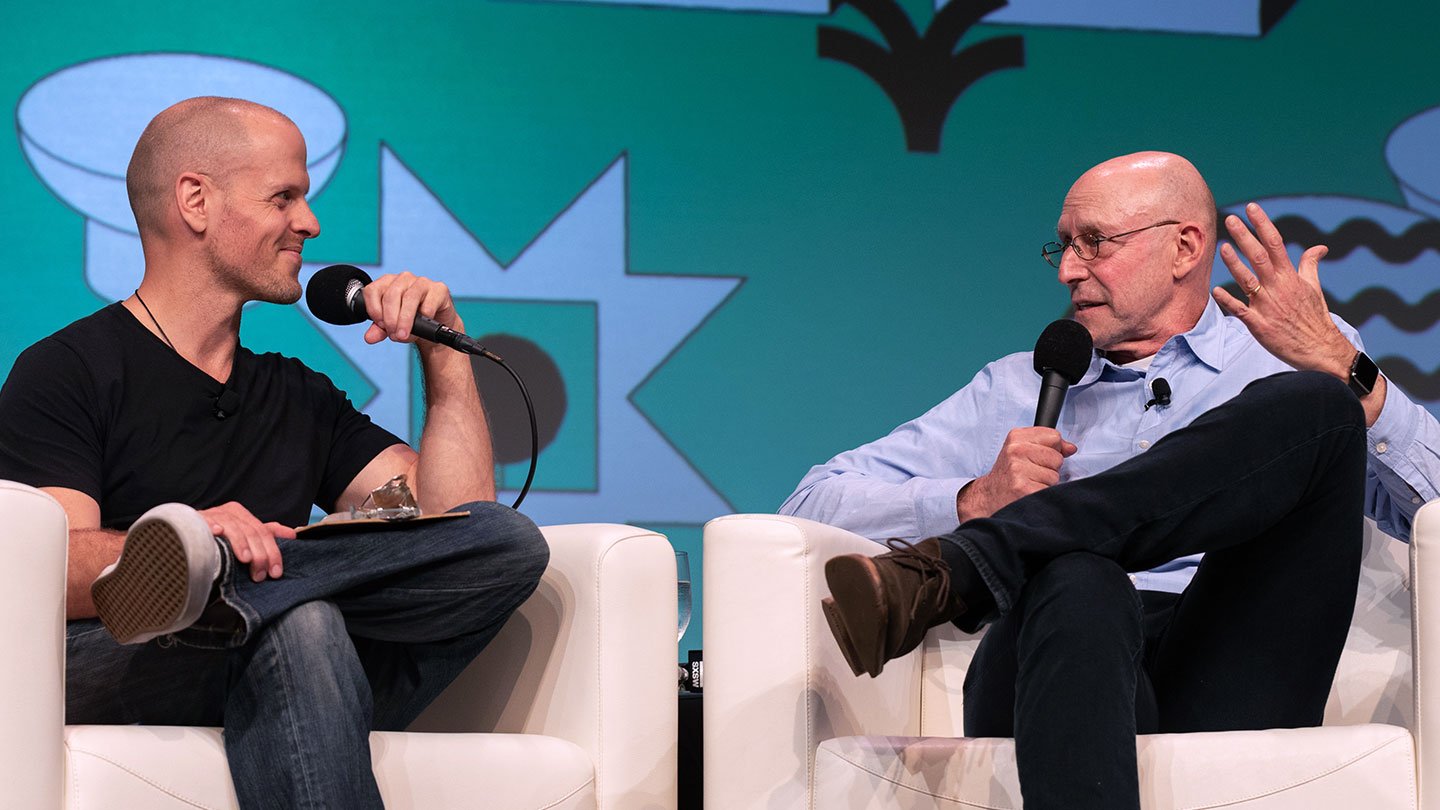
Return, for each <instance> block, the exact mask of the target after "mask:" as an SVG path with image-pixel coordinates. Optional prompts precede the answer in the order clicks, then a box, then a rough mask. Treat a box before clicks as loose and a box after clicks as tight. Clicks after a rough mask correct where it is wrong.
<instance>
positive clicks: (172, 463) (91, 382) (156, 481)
mask: <svg viewBox="0 0 1440 810" xmlns="http://www.w3.org/2000/svg"><path fill="white" fill-rule="evenodd" d="M222 395H224V396H223V399H222ZM217 402H218V403H221V404H224V405H226V406H228V407H227V408H226V411H227V413H228V415H227V416H226V417H225V418H218V417H217V416H216V411H217ZM399 442H400V439H398V438H396V437H395V435H394V434H392V433H390V432H389V431H387V430H385V429H384V428H381V427H379V426H378V425H376V424H374V423H373V422H371V421H370V417H368V416H366V415H365V414H362V413H360V412H359V411H357V410H356V409H355V407H354V406H353V405H352V404H351V403H350V400H349V399H348V398H347V397H346V396H345V394H344V392H342V391H340V390H339V389H337V388H336V387H335V386H334V384H333V383H331V382H330V379H329V378H328V377H326V376H325V375H323V374H321V373H319V372H316V371H312V370H311V369H309V368H307V367H306V366H305V365H304V364H303V363H301V362H300V361H299V360H295V359H293V358H289V357H284V356H282V355H279V354H273V353H267V354H260V355H257V354H254V353H252V352H250V351H249V350H248V349H245V348H244V347H239V348H238V349H237V351H236V353H235V363H234V366H233V367H232V369H231V372H230V379H229V380H227V381H226V382H225V383H223V384H222V383H220V382H217V381H216V380H215V379H213V378H211V377H210V376H209V375H208V374H206V373H204V372H203V371H201V370H200V369H198V368H196V367H195V366H193V365H191V364H190V363H189V362H188V361H187V360H185V359H184V358H183V357H181V356H180V355H178V354H176V353H175V351H174V350H173V349H171V348H170V346H169V345H167V344H166V343H165V342H164V341H162V340H161V339H160V338H159V337H157V336H155V335H154V334H152V333H151V332H150V331H149V330H148V329H146V328H145V327H144V326H143V325H141V323H140V322H139V321H137V320H136V319H135V317H134V316H133V315H132V314H131V313H130V311H129V310H127V309H125V308H124V307H123V306H121V305H120V304H118V303H116V304H111V305H110V306H107V307H105V308H104V309H102V310H100V311H98V312H96V313H94V314H93V315H89V316H87V317H85V318H82V319H80V320H78V321H76V322H75V323H72V324H70V325H69V326H67V327H65V328H64V329H61V330H60V331H59V332H56V333H55V334H53V335H51V336H50V337H47V338H44V339H43V340H41V341H39V342H38V343H36V344H35V345H33V346H31V347H30V348H28V349H26V350H25V351H24V352H23V353H21V355H20V356H19V357H18V358H17V359H16V361H15V366H14V368H13V369H11V371H10V375H9V377H8V378H6V380H5V384H4V387H3V388H0V478H8V479H11V480H15V481H20V482H22V483H26V484H30V485H31V486H37V487H66V488H69V489H75V490H79V491H80V492H83V493H85V494H87V495H89V496H90V497H92V498H94V499H95V500H96V502H98V503H99V504H100V515H101V525H103V526H105V527H106V528H114V529H123V528H126V527H128V526H129V525H130V524H131V523H132V522H134V520H135V519H136V518H138V517H139V516H140V515H141V514H142V513H144V512H145V510H147V509H149V508H150V507H152V506H155V505H157V504H160V503H167V502H172V501H174V502H179V503H185V504H189V505H190V506H193V507H195V508H197V509H205V508H209V507H211V506H217V505H219V504H222V503H225V502H227V501H236V502H238V503H240V504H241V505H242V506H245V507H246V508H247V509H249V510H250V511H251V512H252V513H254V514H255V515H256V516H257V517H258V518H260V520H262V521H272V520H273V521H277V522H279V523H281V524H284V525H286V526H299V525H303V524H304V523H306V522H307V521H308V519H309V516H310V509H311V505H312V504H315V505H319V506H320V507H321V508H322V509H325V510H327V511H329V510H331V509H332V508H333V506H334V504H335V501H336V500H337V499H338V498H339V497H340V495H341V493H342V492H344V490H345V487H346V486H348V485H349V484H350V482H351V481H353V480H354V479H355V477H356V476H357V475H359V473H360V471H361V470H362V469H364V467H365V465H366V464H368V463H370V461H371V460H372V459H374V458H375V456H376V455H378V454H379V453H380V452H381V451H382V450H384V449H385V448H387V447H390V446H391V445H394V444H397V443H399Z"/></svg>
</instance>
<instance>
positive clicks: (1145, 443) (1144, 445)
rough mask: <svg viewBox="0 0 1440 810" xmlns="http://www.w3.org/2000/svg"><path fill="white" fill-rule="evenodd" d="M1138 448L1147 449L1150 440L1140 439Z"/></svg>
mask: <svg viewBox="0 0 1440 810" xmlns="http://www.w3.org/2000/svg"><path fill="white" fill-rule="evenodd" d="M1140 449H1141V450H1149V449H1150V442H1147V441H1141V442H1140Z"/></svg>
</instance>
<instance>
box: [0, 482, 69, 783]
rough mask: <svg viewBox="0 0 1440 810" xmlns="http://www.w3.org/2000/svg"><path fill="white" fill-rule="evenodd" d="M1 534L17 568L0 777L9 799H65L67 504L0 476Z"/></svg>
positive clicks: (7, 624)
mask: <svg viewBox="0 0 1440 810" xmlns="http://www.w3.org/2000/svg"><path fill="white" fill-rule="evenodd" d="M0 527H3V528H0V537H4V539H5V565H6V568H7V569H8V570H9V571H10V573H11V574H12V576H11V578H10V579H9V581H8V582H7V583H6V584H5V586H4V587H3V588H0V639H3V640H4V646H5V662H4V664H3V665H0V784H3V785H4V786H5V802H4V804H5V806H6V807H14V808H17V809H20V808H23V809H24V810H31V809H32V808H33V809H34V810H41V808H45V809H46V810H49V808H55V807H59V806H60V802H61V791H62V789H63V787H64V784H65V783H64V765H65V759H64V748H63V742H62V735H63V731H64V725H65V556H66V553H67V551H68V546H69V543H68V538H69V530H68V527H67V524H66V521H65V510H64V509H62V508H61V507H60V504H59V503H57V502H56V501H55V499H54V498H51V497H50V496H49V495H46V494H45V493H44V492H41V491H40V490H38V489H35V488H34V487H28V486H25V485H24V484H17V483H14V482H11V481H0Z"/></svg>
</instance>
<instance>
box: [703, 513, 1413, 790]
mask: <svg viewBox="0 0 1440 810" xmlns="http://www.w3.org/2000/svg"><path fill="white" fill-rule="evenodd" d="M1366 524H1367V527H1366V538H1365V561H1364V568H1363V570H1362V573H1361V584H1360V592H1359V596H1358V599H1357V604H1356V613H1355V618H1354V621H1353V623H1352V626H1351V631H1350V635H1349V638H1348V639H1347V642H1346V649H1345V652H1344V654H1343V656H1342V658H1341V662H1340V669H1339V673H1338V674H1337V677H1336V681H1335V685H1334V687H1333V688H1332V690H1331V695H1330V700H1329V703H1328V704H1327V707H1326V716H1325V725H1324V726H1321V727H1319V728H1309V729H1288V730H1271V731H1236V732H1224V733H1207V734H1156V735H1145V736H1142V737H1141V738H1140V739H1139V758H1140V770H1141V775H1140V784H1141V793H1142V804H1143V806H1145V807H1146V808H1149V809H1150V810H1158V809H1159V808H1190V809H1192V810H1193V809H1196V808H1213V807H1225V808H1227V809H1228V808H1246V809H1247V810H1260V809H1261V808H1263V809H1264V810H1274V809H1275V808H1305V810H1315V809H1317V808H1318V809H1320V810H1325V809H1326V808H1359V807H1363V808H1367V810H1371V809H1372V808H1373V809H1375V810H1389V808H1417V807H1424V808H1428V809H1429V810H1440V747H1436V746H1440V742H1437V743H1433V744H1432V746H1431V747H1432V748H1435V750H1431V748H1426V747H1423V746H1422V739H1434V740H1437V741H1440V734H1436V733H1432V734H1430V735H1429V736H1428V737H1426V736H1425V735H1422V733H1421V732H1422V731H1423V729H1424V720H1425V719H1426V718H1429V720H1430V722H1431V724H1434V723H1436V722H1437V720H1440V707H1437V706H1431V705H1429V704H1431V703H1434V702H1435V698H1434V697H1433V696H1431V695H1429V694H1428V693H1425V692H1423V691H1422V689H1421V687H1422V686H1423V684H1424V683H1425V682H1424V681H1423V679H1422V678H1421V673H1422V672H1423V671H1429V672H1432V673H1437V672H1440V662H1437V661H1436V659H1435V656H1436V655H1437V653H1436V651H1435V649H1434V648H1436V647H1437V646H1440V644H1437V643H1435V642H1432V643H1431V644H1429V645H1426V644H1422V643H1421V642H1422V640H1423V639H1422V636H1421V624H1420V622H1419V621H1414V622H1412V621H1411V618H1412V616H1414V617H1416V618H1417V619H1418V618H1419V617H1421V616H1424V615H1430V616H1432V617H1433V616H1440V587H1437V586H1435V585H1432V586H1431V587H1430V588H1429V589H1425V588H1423V587H1420V583H1423V582H1427V581H1428V582H1432V583H1435V582H1440V571H1436V570H1435V569H1440V550H1437V549H1434V548H1430V546H1434V545H1437V544H1440V506H1436V504H1433V503H1432V504H1428V505H1426V506H1425V507H1423V508H1422V509H1421V510H1420V513H1419V515H1418V516H1417V518H1416V522H1415V527H1414V537H1413V542H1412V544H1411V545H1410V546H1409V547H1408V551H1409V562H1408V564H1407V561H1406V551H1407V547H1406V546H1405V544H1403V543H1400V542H1399V541H1396V540H1394V539H1393V538H1391V537H1389V536H1387V535H1384V534H1382V533H1380V532H1379V531H1376V530H1375V529H1374V526H1373V524H1370V522H1369V521H1367V522H1366ZM704 542H705V565H704V570H705V583H704V591H703V593H704V600H705V602H704V614H705V670H706V671H705V722H704V729H705V806H706V810H750V808H765V810H790V809H792V808H793V810H811V808H823V810H852V809H853V808H882V807H883V808H916V809H917V810H918V809H919V808H930V809H934V808H955V807H975V808H990V809H991V810H1004V809H1005V808H1018V807H1020V806H1021V803H1020V789H1019V781H1018V779H1017V777H1016V770H1015V751H1014V742H1013V740H1009V739H967V738H964V737H962V736H961V735H962V734H963V730H962V725H963V724H962V722H961V717H962V713H961V684H962V683H963V681H964V674H965V669H966V667H967V666H968V665H969V662H970V658H971V656H972V655H973V654H974V649H975V645H976V643H977V640H978V636H967V635H965V634H963V633H961V632H959V631H958V630H956V629H954V628H953V627H950V626H948V625H946V626H942V627H939V628H936V629H934V630H932V631H931V632H930V634H929V635H928V636H927V638H926V640H925V642H924V644H922V645H921V647H920V648H919V649H917V650H915V651H913V652H911V653H909V654H908V655H905V656H903V657H901V658H898V659H896V660H894V661H891V662H890V663H888V664H886V666H885V670H884V672H883V673H881V675H880V677H879V678H875V679H871V678H868V677H861V678H856V677H854V676H852V675H851V674H850V670H849V668H848V667H847V666H846V664H845V662H844V659H843V658H842V657H841V655H840V652H839V649H838V648H837V647H836V645H835V642H834V640H833V639H832V638H831V636H830V631H829V628H828V627H827V626H826V622H825V619H824V617H823V614H822V613H821V611H820V609H819V608H820V599H821V598H822V597H824V596H828V595H829V590H828V587H827V586H826V584H825V578H824V572H823V565H824V563H825V561H826V560H828V559H829V558H830V557H832V556H835V555H837V554H844V553H849V552H860V553H865V554H876V553H879V552H880V551H882V550H883V549H882V548H880V547H879V546H877V545H876V544H875V543H873V542H871V541H870V540H867V539H865V538H862V537H859V536H858V535H855V534H851V533H850V532H847V531H844V530H841V529H837V528H834V527H831V526H825V525H822V524H819V523H815V522H813V521H808V520H803V519H799V518H791V517H783V516H778V515H732V516H728V517H723V518H718V519H716V520H713V521H711V522H710V523H709V524H708V525H706V527H705V540H704ZM1422 565H1424V566H1428V567H1429V568H1430V569H1431V572H1430V573H1429V574H1428V575H1424V574H1421V568H1422ZM1412 584H1413V585H1415V587H1411V586H1412ZM1412 633H1413V639H1414V640H1413V644H1412ZM1412 649H1413V650H1415V651H1416V652H1417V654H1416V655H1414V656H1413V658H1412V655H1411V650H1412Z"/></svg>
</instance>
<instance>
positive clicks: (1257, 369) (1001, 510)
mask: <svg viewBox="0 0 1440 810" xmlns="http://www.w3.org/2000/svg"><path fill="white" fill-rule="evenodd" d="M1246 214H1247V216H1248V217H1249V219H1250V222H1251V225H1252V226H1253V227H1254V233H1252V232H1251V231H1250V230H1249V229H1248V228H1247V227H1246V226H1245V224H1244V223H1243V222H1242V221H1241V220H1240V219H1239V218H1238V217H1234V216H1230V217H1227V218H1226V221H1225V227H1226V229H1227V230H1228V232H1229V234H1230V237H1231V239H1232V240H1233V241H1234V245H1233V246H1232V245H1229V244H1227V245H1225V246H1224V247H1222V248H1220V256H1221V258H1222V260H1223V261H1224V262H1225V265H1226V266H1227V268H1229V270H1230V272H1231V274H1232V275H1233V276H1234V278H1235V280H1236V281H1237V282H1238V283H1239V284H1240V287H1241V289H1242V290H1244V291H1245V297H1246V299H1247V300H1246V301H1244V302H1242V301H1240V300H1238V299H1236V298H1235V297H1233V296H1231V295H1229V294H1228V293H1226V292H1225V291H1224V290H1222V289H1220V288H1218V287H1217V288H1214V289H1213V290H1212V289H1211V287H1210V269H1211V267H1212V265H1213V263H1214V255H1215V249H1216V244H1217V241H1218V229H1219V223H1218V222H1217V216H1216V209H1215V202H1214V199H1213V197H1212V195H1211V193H1210V190H1209V188H1208V187H1207V186H1206V184H1205V181H1204V180H1203V179H1202V178H1201V176H1200V174H1199V172H1198V171H1196V169H1195V167H1194V166H1192V165H1191V164H1190V163H1189V162H1188V161H1186V160H1185V159H1184V158H1181V157H1179V156H1178V155H1172V154H1166V153H1157V152H1144V153H1139V154H1134V155H1126V156H1123V157H1119V158H1115V159H1113V160H1109V161H1106V162H1105V163H1102V164H1100V165H1098V166H1096V167H1094V168H1092V169H1091V170H1089V171H1088V172H1086V173H1085V174H1084V175H1082V176H1081V177H1080V179H1079V180H1077V181H1076V182H1075V184H1074V185H1073V186H1072V187H1071V189H1070V192H1069V194H1067V195H1066V198H1065V202H1064V205H1063V207H1062V209H1061V214H1060V220H1059V223H1058V226H1057V229H1056V230H1057V239H1056V241H1054V242H1050V243H1048V244H1046V245H1045V246H1044V248H1043V249H1042V255H1043V256H1044V258H1045V260H1046V261H1047V262H1049V263H1050V264H1051V265H1052V266H1053V267H1055V268H1056V269H1057V271H1058V274H1059V280H1060V282H1061V283H1062V284H1064V285H1065V286H1066V287H1068V288H1069V293H1070V300H1071V304H1072V305H1073V307H1074V312H1075V314H1074V317H1075V320H1076V321H1078V322H1079V323H1080V324H1082V325H1083V326H1085V328H1086V329H1088V330H1089V332H1090V334H1091V335H1092V336H1093V337H1094V341H1095V348H1096V349H1097V351H1095V352H1094V353H1093V355H1092V357H1091V360H1090V364H1089V368H1088V370H1087V371H1086V372H1085V374H1084V376H1083V377H1082V378H1081V379H1080V380H1079V382H1078V383H1077V384H1075V385H1074V386H1073V387H1071V389H1070V391H1069V396H1068V398H1067V401H1066V404H1065V408H1064V410H1063V411H1062V412H1061V417H1060V421H1059V423H1058V425H1057V428H1048V427H1026V425H1030V424H1031V423H1032V417H1033V414H1034V411H1035V403H1036V399H1037V397H1038V394H1039V389H1040V378H1039V376H1038V375H1037V374H1036V373H1035V372H1034V370H1033V367H1032V356H1031V354H1030V353H1028V352H1027V353H1023V354H1015V355H1010V356H1009V357H1005V358H1002V359H1001V360H998V361H996V362H994V363H991V364H990V365H988V366H986V367H985V368H984V369H983V370H981V372H980V373H979V374H978V375H977V376H976V377H975V379H974V380H973V381H972V382H971V383H970V384H969V385H967V386H966V387H965V388H963V389H961V390H960V391H959V392H957V393H956V394H954V395H953V396H951V397H950V398H948V399H947V400H945V401H944V402H942V403H941V404H939V405H937V406H936V407H935V408H933V409H932V410H931V411H929V412H928V413H926V414H924V415H923V416H921V417H919V418H917V419H915V420H913V421H911V422H908V423H906V424H904V425H901V426H900V427H898V428H896V429H895V431H894V432H892V433H891V434H890V435H889V436H886V437H884V438H882V439H879V440H877V441H874V442H871V443H870V444H867V445H864V446H863V447H860V448H857V449H855V450H851V451H849V452H846V453H842V454H840V455H838V456H836V457H835V458H833V459H831V460H830V461H828V462H826V463H825V464H821V465H819V466H816V467H815V468H813V469H811V471H810V472H809V474H807V475H806V476H805V478H804V479H803V480H802V481H801V482H800V486H799V488H798V489H797V490H796V491H795V493H794V494H792V495H791V496H790V498H789V499H788V500H787V501H786V502H785V504H784V505H783V506H782V507H781V512H783V513H786V514H792V515H798V516H801V517H808V518H812V519H815V520H820V521H823V522H826V523H831V524H835V525H838V526H842V527H844V528H847V529H850V530H851V531H855V532H857V533H860V534H863V535H865V536H867V537H871V538H874V539H877V540H882V539H886V538H895V539H890V540H888V543H889V546H890V548H891V550H890V551H888V552H886V553H884V554H881V555H879V556H877V557H867V556H862V555H844V556H841V557H837V558H835V559H832V560H830V561H829V562H828V563H827V565H826V578H827V580H828V582H829V585H830V591H831V598H829V599H826V600H825V601H824V603H823V608H824V612H825V615H826V618H827V620H828V621H829V624H830V627H831V630H832V632H833V633H834V635H835V637H836V641H837V643H838V644H839V646H840V648H841V651H842V652H843V653H844V655H845V658H846V660H847V662H848V663H849V664H850V666H851V669H852V670H853V671H854V673H855V674H856V675H857V676H858V675H861V674H862V673H864V674H869V675H871V676H872V677H873V676H875V675H878V674H879V672H880V670H881V668H882V667H883V666H884V664H885V662H886V661H888V660H890V659H891V658H894V657H896V656H898V655H901V654H904V653H905V652H908V651H910V650H912V649H914V648H915V647H916V646H917V645H918V644H919V643H920V641H921V640H922V639H923V637H924V634H925V631H926V630H927V629H929V628H930V627H933V626H936V625H938V624H941V623H942V622H946V621H953V622H955V623H956V624H957V625H959V626H960V627H961V628H963V629H965V630H968V631H973V630H976V629H978V628H980V627H982V626H986V625H988V627H989V629H988V630H987V633H986V635H985V637H984V639H983V640H982V642H981V644H980V648H979V650H978V652H977V655H976V658H975V660H974V663H973V664H972V665H971V667H970V669H969V672H968V674H967V676H966V682H965V704H964V705H965V733H966V735H967V736H1007V737H1008V736H1013V737H1015V743H1016V758H1017V760H1018V767H1019V774H1020V780H1021V787H1022V793H1023V795H1024V801H1025V806H1026V808H1028V810H1044V808H1051V807H1065V808H1091V807H1093V808H1107V810H1110V809H1112V808H1121V807H1132V808H1138V807H1139V785H1138V775H1137V769H1136V759H1135V735H1136V733H1137V732H1138V733H1153V732H1180V731H1214V730H1227V729H1246V728H1274V727H1296V726H1308V725H1318V724H1319V723H1320V722H1321V719H1322V716H1323V712H1324V705H1325V700H1326V696H1327V694H1328V692H1329V688H1330V682H1331V680H1332V678H1333V677H1334V672H1335V666H1336V663H1337V662H1338V659H1339V655H1340V651H1341V649H1342V647H1343V645H1344V640H1345V636H1346V633H1347V630H1348V627H1349V621H1350V617H1351V613H1352V611H1353V607H1354V600H1355V589H1356V584H1357V581H1358V576H1359V565H1360V541H1361V529H1362V521H1361V515H1362V514H1368V515H1369V516H1371V517H1373V518H1374V519H1375V520H1376V521H1377V523H1378V525H1379V527H1380V528H1381V529H1382V530H1384V531H1386V532H1389V533H1391V534H1393V535H1395V536H1397V537H1400V538H1402V539H1404V538H1408V536H1409V527H1410V520H1411V518H1412V517H1413V515H1414V513H1415V510H1416V509H1417V508H1418V507H1419V505H1420V504H1421V503H1423V502H1424V501H1425V500H1428V499H1430V498H1433V497H1435V496H1436V494H1437V492H1436V484H1435V482H1437V481H1440V465H1437V462H1436V455H1435V448H1440V424H1437V422H1436V420H1435V419H1434V418H1433V417H1432V416H1430V414H1429V413H1428V412H1426V411H1425V410H1424V409H1423V408H1421V407H1419V406H1418V405H1416V404H1415V403H1413V402H1411V401H1410V400H1409V399H1408V398H1407V397H1406V396H1405V395H1404V394H1403V393H1402V392H1400V391H1398V390H1397V389H1395V388H1394V387H1393V386H1389V385H1388V384H1387V382H1386V380H1385V378H1384V377H1383V376H1380V375H1379V374H1378V370H1377V369H1376V367H1375V365H1374V363H1373V362H1371V361H1370V358H1369V357H1367V356H1366V355H1365V353H1364V351H1363V348H1362V347H1361V346H1360V341H1359V338H1358V335H1357V334H1356V333H1355V330H1354V329H1352V328H1351V327H1350V326H1349V325H1347V324H1345V323H1343V322H1342V321H1340V319H1338V318H1335V317H1333V316H1331V315H1330V314H1329V312H1328V311H1327V309H1326V305H1325V301H1324V296H1323V295H1322V293H1321V289H1320V282H1319V276H1318V271H1317V266H1318V263H1319V260H1320V259H1321V258H1322V257H1323V256H1324V254H1325V252H1326V249H1325V248H1324V247H1312V248H1310V249H1309V250H1307V251H1305V252H1304V254H1303V255H1302V256H1301V258H1300V262H1299V266H1298V269H1297V268H1296V267H1295V266H1294V265H1292V264H1291V261H1290V258H1289V257H1288V256H1287V254H1286V252H1285V246H1284V240H1283V239H1282V238H1281V236H1280V234H1279V233H1278V232H1277V231H1276V229H1275V227H1274V225H1273V224H1272V223H1271V222H1270V220H1269V219H1268V218H1267V217H1266V216H1265V213H1264V212H1263V211H1262V210H1261V209H1260V207H1259V206H1258V205H1253V204H1252V205H1250V206H1248V207H1247V209H1246ZM1237 248H1238V252H1237ZM1241 254H1243V255H1244V260H1242V259H1241V257H1240V256H1241ZM1247 261H1248V266H1247ZM1227 314H1228V315H1230V316H1232V317H1225V316H1226V315H1227ZM1282 372H1292V373H1282ZM1161 379H1164V380H1165V381H1167V382H1168V384H1169V388H1170V389H1171V390H1173V397H1161V396H1157V394H1158V393H1160V389H1159V388H1158V387H1157V386H1156V385H1155V384H1156V383H1158V382H1159V380H1161ZM957 524H960V525H959V528H956V526H957ZM922 538H925V539H923V540H922ZM1202 553H1204V558H1203V561H1202V560H1201V557H1200V555H1201V554H1202Z"/></svg>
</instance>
